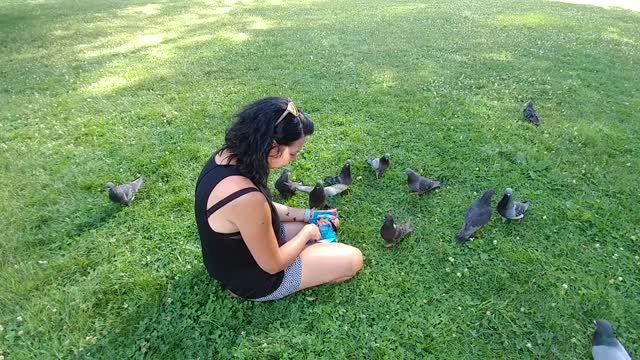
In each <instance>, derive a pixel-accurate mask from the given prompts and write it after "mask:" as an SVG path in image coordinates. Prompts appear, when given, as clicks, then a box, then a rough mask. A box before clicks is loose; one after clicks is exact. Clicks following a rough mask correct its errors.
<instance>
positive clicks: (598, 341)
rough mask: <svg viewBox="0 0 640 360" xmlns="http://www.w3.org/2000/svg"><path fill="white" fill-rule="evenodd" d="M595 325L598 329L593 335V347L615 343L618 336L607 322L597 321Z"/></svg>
mask: <svg viewBox="0 0 640 360" xmlns="http://www.w3.org/2000/svg"><path fill="white" fill-rule="evenodd" d="M593 324H594V325H595V327H596V331H595V333H593V339H592V343H593V345H610V344H611V343H613V342H614V339H615V336H616V334H615V331H613V327H612V326H611V324H609V322H608V321H607V320H595V321H594V322H593Z"/></svg>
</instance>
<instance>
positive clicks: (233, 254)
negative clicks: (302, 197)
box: [195, 154, 284, 299]
mask: <svg viewBox="0 0 640 360" xmlns="http://www.w3.org/2000/svg"><path fill="white" fill-rule="evenodd" d="M235 175H241V176H242V174H240V172H239V171H238V169H237V168H236V166H234V165H218V164H216V162H215V154H214V155H213V156H212V157H211V158H210V159H209V161H207V163H206V165H205V166H204V168H203V169H202V172H200V176H199V177H198V182H197V183H196V195H195V215H196V224H197V225H198V233H199V234H200V242H201V244H202V258H203V261H204V265H205V267H206V268H207V271H208V272H209V275H211V277H213V278H214V279H216V280H218V281H220V282H221V283H222V285H223V286H224V287H226V288H227V289H229V290H230V291H231V292H233V293H234V294H236V295H238V296H240V297H243V298H245V299H257V298H260V297H263V296H266V295H269V294H271V293H272V292H274V291H275V290H276V289H277V288H278V287H279V286H280V284H281V283H282V278H283V276H284V271H280V272H279V273H277V274H273V275H271V274H269V273H268V272H266V271H264V270H262V268H260V266H258V264H257V263H256V261H255V259H254V258H253V256H252V255H251V252H250V251H249V248H247V245H246V244H245V242H244V240H243V239H242V236H241V235H240V232H235V233H219V232H216V231H213V229H211V227H210V226H209V222H208V218H209V216H211V214H213V213H214V212H216V211H217V210H218V209H220V208H221V207H223V206H225V205H226V204H228V203H229V202H231V201H233V200H235V199H237V198H239V197H240V196H243V195H245V194H247V193H250V192H254V191H255V192H261V193H262V194H263V195H264V196H265V198H266V199H267V202H268V203H269V207H270V208H271V219H272V220H271V222H272V226H273V231H274V233H275V235H276V239H277V240H278V245H279V246H282V244H283V240H284V239H281V235H280V218H279V217H278V213H277V212H276V211H275V208H274V206H273V203H272V201H271V195H270V193H269V192H268V190H265V189H260V190H259V188H260V187H256V188H254V187H250V188H245V189H242V190H238V191H236V192H234V193H232V194H230V195H228V196H227V197H225V198H224V199H222V200H220V201H219V202H217V203H216V204H214V205H213V206H212V207H211V208H209V209H207V200H208V199H209V195H210V194H211V191H213V188H215V187H216V185H218V183H219V182H220V181H222V179H224V178H226V177H229V176H235ZM265 241H267V237H266V234H265Z"/></svg>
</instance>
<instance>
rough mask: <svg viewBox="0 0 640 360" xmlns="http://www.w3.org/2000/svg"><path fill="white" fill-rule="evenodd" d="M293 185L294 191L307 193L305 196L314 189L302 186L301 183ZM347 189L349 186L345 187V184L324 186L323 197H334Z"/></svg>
mask: <svg viewBox="0 0 640 360" xmlns="http://www.w3.org/2000/svg"><path fill="white" fill-rule="evenodd" d="M293 185H294V186H295V188H296V190H298V191H302V192H304V193H307V194H308V193H311V191H313V189H315V187H311V186H306V185H302V184H301V183H293ZM348 188H349V185H345V184H335V185H331V186H325V187H324V195H325V196H336V195H339V194H341V193H343V192H345V191H347V189H348Z"/></svg>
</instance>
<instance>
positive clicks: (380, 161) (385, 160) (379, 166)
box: [367, 154, 390, 179]
mask: <svg viewBox="0 0 640 360" xmlns="http://www.w3.org/2000/svg"><path fill="white" fill-rule="evenodd" d="M389 156H390V155H389V154H384V155H383V156H381V157H379V158H372V157H369V156H367V163H368V164H369V165H371V168H372V169H373V171H375V172H376V179H379V178H380V176H382V174H383V173H384V172H385V171H386V170H387V168H388V167H389Z"/></svg>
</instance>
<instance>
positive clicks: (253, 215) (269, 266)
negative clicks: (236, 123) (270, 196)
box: [229, 192, 320, 274]
mask: <svg viewBox="0 0 640 360" xmlns="http://www.w3.org/2000/svg"><path fill="white" fill-rule="evenodd" d="M232 204H233V207H232V209H231V216H230V219H229V220H231V221H233V222H234V223H235V224H236V226H237V227H238V229H239V230H240V234H241V235H242V239H243V240H244V242H245V243H246V244H247V247H248V248H249V251H250V252H251V255H252V256H253V258H254V259H255V260H256V263H258V266H260V268H261V269H262V270H264V271H266V272H268V273H269V274H275V273H278V272H280V271H282V270H284V269H285V268H286V267H287V266H289V264H291V263H292V262H293V260H294V259H295V258H296V257H297V256H298V255H300V253H301V252H302V250H303V249H304V247H305V245H306V243H307V241H309V240H319V239H320V231H319V230H318V227H317V226H316V225H312V224H308V225H305V227H304V228H302V230H300V232H299V233H298V234H296V236H294V237H293V238H292V239H291V240H289V241H287V242H286V243H285V244H284V245H282V246H281V247H278V242H277V240H276V235H275V234H274V232H273V227H272V225H271V209H270V207H269V203H268V202H267V200H266V199H265V198H264V196H263V195H262V194H260V193H257V192H256V193H250V194H247V195H245V196H242V197H240V198H238V200H236V201H234V202H232V203H230V204H229V205H232ZM303 212H304V210H303Z"/></svg>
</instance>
